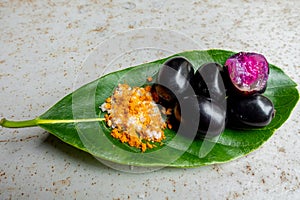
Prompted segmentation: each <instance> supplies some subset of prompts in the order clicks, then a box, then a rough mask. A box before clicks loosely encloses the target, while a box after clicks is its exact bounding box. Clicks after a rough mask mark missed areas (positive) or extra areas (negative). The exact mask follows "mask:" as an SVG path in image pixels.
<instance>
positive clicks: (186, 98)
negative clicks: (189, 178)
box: [153, 52, 275, 137]
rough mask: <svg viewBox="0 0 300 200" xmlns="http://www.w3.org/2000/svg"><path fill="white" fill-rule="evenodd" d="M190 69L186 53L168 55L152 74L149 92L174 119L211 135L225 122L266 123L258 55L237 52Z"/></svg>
mask: <svg viewBox="0 0 300 200" xmlns="http://www.w3.org/2000/svg"><path fill="white" fill-rule="evenodd" d="M194 69H195V68H194V66H193V65H192V64H191V62H189V61H188V60H187V59H186V58H184V57H173V58H171V59H169V60H167V61H166V62H165V63H164V64H163V65H162V67H161V68H160V70H159V72H158V74H157V79H156V83H155V84H154V87H153V88H154V92H155V93H156V95H157V96H158V97H159V101H158V102H159V103H160V104H162V105H163V106H165V107H168V108H172V109H173V113H172V116H171V118H172V119H174V122H173V123H175V124H180V126H185V127H192V126H197V132H198V133H199V134H200V135H202V136H203V135H205V136H206V137H207V136H208V137H214V136H217V135H219V134H221V133H222V132H223V131H224V129H225V127H240V126H253V127H263V126H266V125H268V124H269V123H270V122H271V120H272V118H273V117H274V114H275V110H274V105H273V103H272V101H271V100H270V99H268V98H267V97H265V96H263V94H262V93H263V92H264V91H265V90H266V87H267V80H268V76H269V64H268V62H267V60H266V59H265V57H264V56H263V55H261V54H257V53H248V52H240V53H237V54H235V55H233V56H231V57H230V58H228V59H227V60H226V62H225V64H224V66H222V65H220V64H219V63H206V64H203V65H201V66H200V67H199V68H198V70H197V71H196V72H195V70H194ZM183 108H184V109H183ZM183 112H185V113H187V114H184V115H183V114H182V113H183ZM174 127H176V126H174ZM177 127H178V126H177Z"/></svg>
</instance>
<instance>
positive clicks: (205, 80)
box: [192, 63, 226, 102]
mask: <svg viewBox="0 0 300 200" xmlns="http://www.w3.org/2000/svg"><path fill="white" fill-rule="evenodd" d="M223 76H224V71H223V67H222V66H221V65H220V64H218V63H207V64H204V65H202V66H201V67H200V68H199V69H198V70H197V71H196V73H195V75H194V77H193V79H192V86H193V88H194V91H195V93H196V94H197V95H203V96H205V97H208V98H211V99H212V100H214V101H216V102H224V101H225V97H226V89H225V84H224V80H223Z"/></svg>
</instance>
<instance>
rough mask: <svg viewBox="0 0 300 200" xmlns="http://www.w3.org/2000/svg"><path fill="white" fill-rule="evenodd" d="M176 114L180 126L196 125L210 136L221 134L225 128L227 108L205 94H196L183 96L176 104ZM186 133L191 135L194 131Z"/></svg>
mask: <svg viewBox="0 0 300 200" xmlns="http://www.w3.org/2000/svg"><path fill="white" fill-rule="evenodd" d="M193 98H196V103H195V101H192V99H193ZM182 107H184V109H182ZM174 115H175V118H176V119H177V120H178V121H179V122H180V126H184V127H195V126H196V130H197V132H198V133H199V134H200V135H201V136H205V137H208V138H212V137H215V136H218V135H220V134H221V133H222V132H223V131H224V129H225V123H226V110H224V109H223V108H222V107H221V106H219V104H217V103H216V102H214V101H212V100H211V99H209V98H207V97H204V96H198V95H194V96H189V97H185V98H183V99H182V100H181V101H180V103H179V104H176V106H175V108H174ZM184 134H186V135H187V136H189V135H190V134H193V133H184Z"/></svg>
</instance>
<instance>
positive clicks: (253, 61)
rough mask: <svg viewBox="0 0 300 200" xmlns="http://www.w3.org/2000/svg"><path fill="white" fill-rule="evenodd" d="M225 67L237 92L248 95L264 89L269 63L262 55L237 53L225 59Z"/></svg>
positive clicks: (261, 91)
mask: <svg viewBox="0 0 300 200" xmlns="http://www.w3.org/2000/svg"><path fill="white" fill-rule="evenodd" d="M225 69H226V72H227V74H228V76H229V78H230V80H231V83H232V86H233V87H232V88H233V89H234V90H235V92H236V93H237V94H242V95H245V96H249V95H252V94H255V93H263V92H264V91H265V90H266V87H267V80H268V76H269V64H268V62H267V60H266V58H265V57H264V56H263V55H261V54H257V53H249V52H240V53H237V54H235V55H233V56H231V57H230V58H228V59H227V60H226V62H225Z"/></svg>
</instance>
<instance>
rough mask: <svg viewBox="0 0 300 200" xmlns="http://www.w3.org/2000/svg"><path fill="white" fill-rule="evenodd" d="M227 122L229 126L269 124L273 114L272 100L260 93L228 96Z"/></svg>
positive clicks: (260, 125)
mask: <svg viewBox="0 0 300 200" xmlns="http://www.w3.org/2000/svg"><path fill="white" fill-rule="evenodd" d="M227 108H228V111H227V112H228V113H227V114H228V124H229V126H233V127H235V126H238V127H239V125H248V126H253V127H264V126H267V125H268V124H270V122H271V121H272V119H273V117H274V116H275V109H274V105H273V103H272V101H271V100H270V99H268V98H267V97H265V96H263V95H261V94H255V95H252V96H249V97H241V96H240V97H236V96H235V97H234V96H233V97H231V96H230V97H228V99H227Z"/></svg>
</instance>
